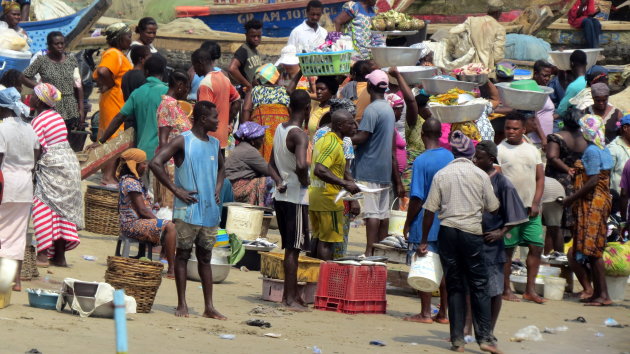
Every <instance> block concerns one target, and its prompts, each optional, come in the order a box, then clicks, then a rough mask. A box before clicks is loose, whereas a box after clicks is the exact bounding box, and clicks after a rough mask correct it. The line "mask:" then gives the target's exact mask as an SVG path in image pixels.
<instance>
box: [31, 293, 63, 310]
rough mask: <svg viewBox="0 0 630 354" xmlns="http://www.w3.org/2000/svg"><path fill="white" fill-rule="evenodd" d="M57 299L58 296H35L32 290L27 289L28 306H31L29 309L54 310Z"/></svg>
mask: <svg viewBox="0 0 630 354" xmlns="http://www.w3.org/2000/svg"><path fill="white" fill-rule="evenodd" d="M58 298H59V294H40V295H37V293H36V292H35V291H34V290H31V289H28V304H29V305H31V307H37V308H40V309H45V310H56V309H57V299H58Z"/></svg>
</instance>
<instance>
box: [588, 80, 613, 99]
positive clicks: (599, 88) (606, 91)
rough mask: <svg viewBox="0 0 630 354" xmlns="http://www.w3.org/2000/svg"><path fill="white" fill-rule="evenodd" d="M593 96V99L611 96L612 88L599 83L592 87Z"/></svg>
mask: <svg viewBox="0 0 630 354" xmlns="http://www.w3.org/2000/svg"><path fill="white" fill-rule="evenodd" d="M591 95H592V96H593V97H604V96H610V88H609V87H608V85H606V84H605V83H603V82H598V83H596V84H593V86H591Z"/></svg>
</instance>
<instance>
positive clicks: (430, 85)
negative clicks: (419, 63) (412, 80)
mask: <svg viewBox="0 0 630 354" xmlns="http://www.w3.org/2000/svg"><path fill="white" fill-rule="evenodd" d="M420 81H421V82H422V87H423V88H424V91H426V93H428V94H429V95H441V94H443V93H447V92H448V91H449V90H451V89H454V88H458V89H461V90H464V91H472V90H474V89H475V87H477V84H475V83H474V82H465V81H454V80H443V79H422V80H420Z"/></svg>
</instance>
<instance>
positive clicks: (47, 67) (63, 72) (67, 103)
mask: <svg viewBox="0 0 630 354" xmlns="http://www.w3.org/2000/svg"><path fill="white" fill-rule="evenodd" d="M46 42H47V43H48V52H47V53H46V55H40V56H38V57H37V59H35V61H34V62H33V63H32V64H31V65H30V66H29V67H28V68H26V70H24V72H23V74H24V75H23V76H22V83H23V84H24V85H25V86H28V87H30V88H33V87H35V85H37V82H35V81H34V79H35V77H36V76H37V75H40V76H41V82H46V83H49V84H51V85H53V86H55V87H56V88H57V89H58V90H59V91H60V93H61V101H59V102H58V103H57V105H55V110H56V111H57V113H59V115H61V117H63V119H64V121H65V122H66V128H67V129H68V130H73V129H77V128H81V127H83V125H84V123H85V112H84V111H83V89H82V85H81V74H80V73H79V64H78V63H77V59H76V58H75V57H74V56H73V55H68V54H66V53H65V49H66V39H65V37H64V36H63V34H62V33H61V32H58V31H54V32H50V33H48V36H47V37H46ZM71 145H72V148H73V150H74V151H81V150H82V149H83V146H74V144H71Z"/></svg>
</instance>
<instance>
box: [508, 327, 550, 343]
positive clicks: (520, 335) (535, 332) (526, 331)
mask: <svg viewBox="0 0 630 354" xmlns="http://www.w3.org/2000/svg"><path fill="white" fill-rule="evenodd" d="M514 338H516V339H517V340H529V341H533V342H540V341H541V340H543V336H542V334H541V333H540V330H539V329H538V327H536V326H534V325H531V326H527V327H525V328H521V329H519V330H518V331H517V332H516V333H514Z"/></svg>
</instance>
